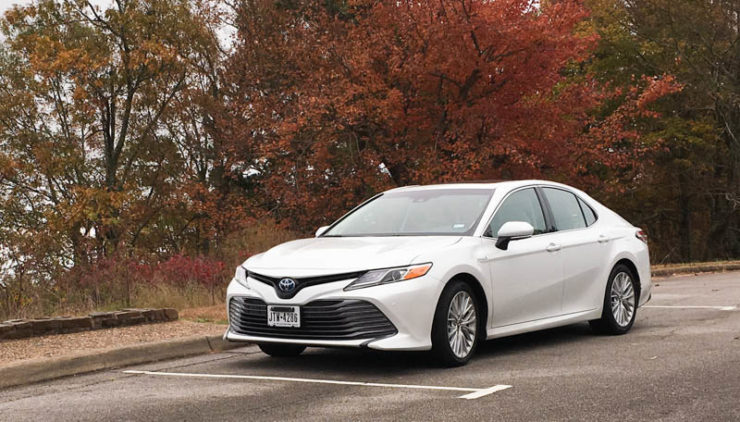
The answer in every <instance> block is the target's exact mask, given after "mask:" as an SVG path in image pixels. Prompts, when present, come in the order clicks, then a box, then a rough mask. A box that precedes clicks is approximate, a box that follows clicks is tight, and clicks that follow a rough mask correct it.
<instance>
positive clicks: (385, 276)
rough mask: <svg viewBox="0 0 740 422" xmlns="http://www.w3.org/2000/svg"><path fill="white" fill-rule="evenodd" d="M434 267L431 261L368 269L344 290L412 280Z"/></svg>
mask: <svg viewBox="0 0 740 422" xmlns="http://www.w3.org/2000/svg"><path fill="white" fill-rule="evenodd" d="M430 268H432V264H431V263H427V264H419V265H411V266H408V267H397V268H384V269H382V270H372V271H368V272H366V273H365V274H363V275H362V276H360V278H358V279H357V280H355V281H353V282H352V283H350V285H349V286H347V287H345V288H344V290H345V291H347V290H355V289H362V288H365V287H371V286H377V285H379V284H388V283H395V282H397V281H403V280H411V279H412V278H418V277H421V276H423V275H424V274H426V273H428V272H429V269H430Z"/></svg>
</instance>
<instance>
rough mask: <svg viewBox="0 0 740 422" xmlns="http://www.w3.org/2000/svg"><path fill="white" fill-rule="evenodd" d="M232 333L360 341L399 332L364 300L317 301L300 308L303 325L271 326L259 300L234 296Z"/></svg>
mask: <svg viewBox="0 0 740 422" xmlns="http://www.w3.org/2000/svg"><path fill="white" fill-rule="evenodd" d="M229 322H230V324H231V330H232V331H233V332H235V333H237V334H242V335H248V336H259V337H280V338H292V339H305V340H357V339H370V338H377V337H384V336H389V335H393V334H396V333H397V332H398V331H397V330H396V327H395V326H394V325H393V323H391V322H390V321H389V320H388V318H386V317H385V315H383V313H382V312H380V310H379V309H378V308H376V307H375V305H373V304H372V303H369V302H365V301H362V300H316V301H313V302H310V303H308V304H306V305H302V306H301V326H300V327H297V328H294V327H290V328H289V327H270V326H268V325H267V305H266V304H265V302H263V301H262V300H259V299H253V298H244V297H235V298H232V299H231V302H229Z"/></svg>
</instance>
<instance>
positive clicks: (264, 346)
mask: <svg viewBox="0 0 740 422" xmlns="http://www.w3.org/2000/svg"><path fill="white" fill-rule="evenodd" d="M258 346H259V347H260V350H262V351H263V352H264V353H267V354H268V355H270V356H272V357H290V356H298V355H300V354H301V353H302V352H303V351H304V350H306V346H302V345H300V344H280V343H260V344H258Z"/></svg>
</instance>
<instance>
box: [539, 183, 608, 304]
mask: <svg viewBox="0 0 740 422" xmlns="http://www.w3.org/2000/svg"><path fill="white" fill-rule="evenodd" d="M541 192H542V194H543V197H544V198H545V199H546V201H547V206H548V207H549V209H550V211H551V215H552V219H553V223H554V225H555V229H556V231H555V232H554V233H553V234H552V238H553V242H555V243H557V244H559V245H560V246H561V250H560V254H561V259H562V263H563V314H571V313H575V312H582V311H588V310H592V309H595V308H597V307H598V306H599V304H600V303H601V300H602V299H603V295H604V292H603V291H602V290H603V286H604V283H602V282H600V281H601V280H598V278H599V274H600V273H601V272H602V271H601V270H602V267H603V265H605V263H606V259H607V255H608V253H609V248H608V245H607V243H608V240H607V239H606V237H604V236H600V233H599V231H598V228H597V227H596V225H594V222H595V221H596V214H595V213H594V211H593V210H592V209H591V208H590V207H589V206H588V205H587V204H586V203H585V202H584V201H583V200H581V199H580V198H578V197H577V196H576V195H575V194H574V193H573V192H571V191H570V190H566V189H561V188H554V187H542V188H541Z"/></svg>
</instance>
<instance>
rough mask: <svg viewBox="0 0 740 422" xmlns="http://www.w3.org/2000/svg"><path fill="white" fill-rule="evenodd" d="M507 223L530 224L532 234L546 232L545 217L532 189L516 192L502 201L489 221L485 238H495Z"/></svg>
mask: <svg viewBox="0 0 740 422" xmlns="http://www.w3.org/2000/svg"><path fill="white" fill-rule="evenodd" d="M509 221H524V222H527V223H529V224H531V225H532V227H534V234H540V233H544V232H545V231H546V225H545V216H544V214H543V213H542V207H541V206H540V200H539V199H538V198H537V193H535V191H534V189H533V188H527V189H522V190H520V191H516V192H514V193H512V194H511V195H509V196H508V197H506V199H504V202H503V203H502V204H501V206H500V207H499V208H498V210H496V215H494V216H493V220H491V224H490V226H489V227H488V230H487V231H486V236H490V237H496V235H497V234H498V231H499V230H500V229H501V226H503V225H504V223H506V222H509Z"/></svg>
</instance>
